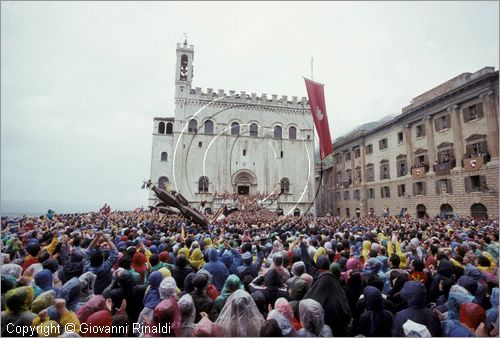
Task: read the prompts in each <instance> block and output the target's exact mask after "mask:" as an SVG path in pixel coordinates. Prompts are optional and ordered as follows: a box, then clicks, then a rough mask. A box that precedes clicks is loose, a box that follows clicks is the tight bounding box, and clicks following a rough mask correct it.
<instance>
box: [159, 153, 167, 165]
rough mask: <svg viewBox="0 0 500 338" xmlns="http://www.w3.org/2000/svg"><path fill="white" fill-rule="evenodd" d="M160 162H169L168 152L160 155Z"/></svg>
mask: <svg viewBox="0 0 500 338" xmlns="http://www.w3.org/2000/svg"><path fill="white" fill-rule="evenodd" d="M160 160H161V161H162V162H167V160H168V154H167V152H166V151H164V152H162V153H161V155H160Z"/></svg>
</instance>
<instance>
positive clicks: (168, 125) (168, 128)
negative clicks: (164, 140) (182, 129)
mask: <svg viewBox="0 0 500 338" xmlns="http://www.w3.org/2000/svg"><path fill="white" fill-rule="evenodd" d="M172 129H173V125H172V123H167V134H168V135H171V134H172Z"/></svg>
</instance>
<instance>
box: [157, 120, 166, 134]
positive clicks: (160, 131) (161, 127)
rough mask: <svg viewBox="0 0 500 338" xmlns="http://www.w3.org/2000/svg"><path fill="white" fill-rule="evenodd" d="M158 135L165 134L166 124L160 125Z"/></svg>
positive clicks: (161, 123)
mask: <svg viewBox="0 0 500 338" xmlns="http://www.w3.org/2000/svg"><path fill="white" fill-rule="evenodd" d="M158 134H165V122H160V123H158Z"/></svg>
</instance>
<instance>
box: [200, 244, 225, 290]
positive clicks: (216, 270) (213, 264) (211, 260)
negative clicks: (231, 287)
mask: <svg viewBox="0 0 500 338" xmlns="http://www.w3.org/2000/svg"><path fill="white" fill-rule="evenodd" d="M203 269H205V270H207V271H208V272H210V274H211V275H212V276H213V280H212V284H213V285H214V286H215V288H216V289H217V290H218V291H221V290H222V288H223V287H224V283H225V282H226V279H227V277H228V276H229V270H228V269H227V267H226V265H225V264H224V263H222V262H221V261H220V260H219V255H218V253H217V250H215V249H214V248H210V249H208V262H207V263H205V265H203Z"/></svg>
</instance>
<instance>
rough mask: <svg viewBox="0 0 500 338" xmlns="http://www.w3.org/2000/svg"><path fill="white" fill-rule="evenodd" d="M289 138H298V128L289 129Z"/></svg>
mask: <svg viewBox="0 0 500 338" xmlns="http://www.w3.org/2000/svg"><path fill="white" fill-rule="evenodd" d="M288 138H289V139H290V140H296V139H297V128H295V127H290V128H289V129H288Z"/></svg>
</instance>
